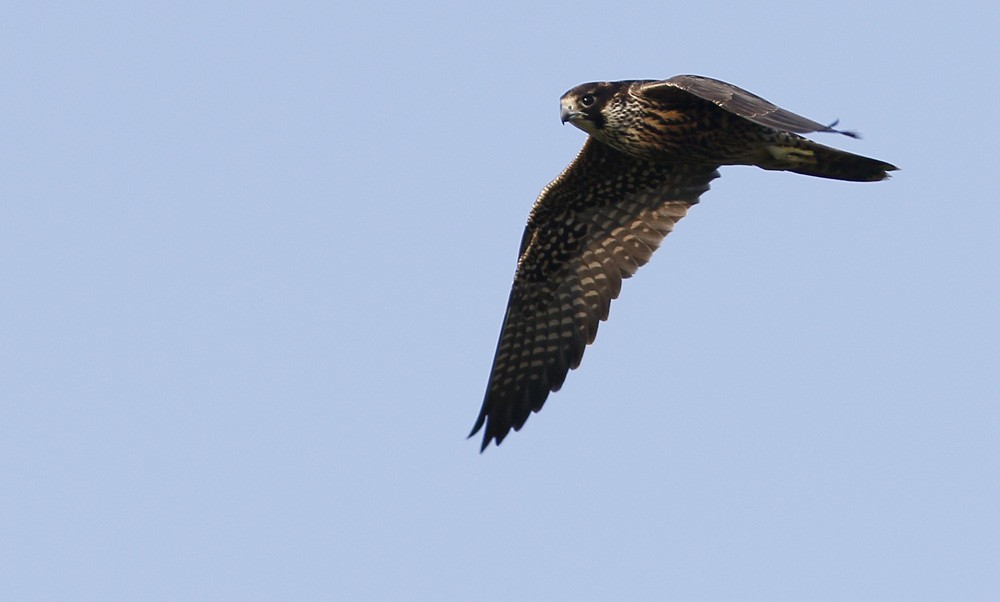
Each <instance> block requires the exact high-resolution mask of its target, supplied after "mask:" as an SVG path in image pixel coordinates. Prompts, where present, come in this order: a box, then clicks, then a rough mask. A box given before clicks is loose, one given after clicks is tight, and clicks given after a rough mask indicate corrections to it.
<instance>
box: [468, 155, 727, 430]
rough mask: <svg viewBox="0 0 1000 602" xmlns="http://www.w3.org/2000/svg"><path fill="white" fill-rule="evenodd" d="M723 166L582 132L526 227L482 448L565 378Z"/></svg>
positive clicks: (484, 412)
mask: <svg viewBox="0 0 1000 602" xmlns="http://www.w3.org/2000/svg"><path fill="white" fill-rule="evenodd" d="M718 175H719V173H718V172H717V171H716V169H715V167H714V166H710V165H681V164H656V163H650V162H647V161H642V160H639V159H634V158H631V157H629V156H627V155H625V154H623V153H620V152H618V151H616V150H614V149H612V148H610V147H608V146H606V145H604V144H601V143H599V142H597V141H595V140H594V139H593V138H588V139H587V142H586V144H585V145H584V147H583V150H581V151H580V154H579V155H578V156H577V158H576V160H575V161H573V163H571V164H570V165H569V167H567V168H566V170H565V171H563V173H562V174H561V175H560V176H559V177H558V178H556V179H555V180H554V181H553V182H552V183H551V184H549V185H548V186H546V187H545V189H544V190H543V191H542V193H541V195H540V196H539V197H538V200H537V201H536V202H535V206H534V207H533V208H532V210H531V217H530V218H529V220H528V225H527V227H526V228H525V232H524V238H523V239H522V242H521V254H520V258H519V259H518V264H517V272H516V274H515V276H514V285H513V287H512V288H511V292H510V300H509V301H508V304H507V313H506V315H505V316H504V321H503V327H502V328H501V331H500V341H499V342H498V343H497V350H496V356H495V358H494V359H493V370H492V371H491V373H490V379H489V385H488V386H487V389H486V397H485V399H484V401H483V407H482V409H481V410H480V412H479V417H478V418H477V419H476V424H475V426H474V427H473V428H472V432H471V433H470V434H469V436H470V437H471V436H472V435H474V434H476V433H477V432H478V431H479V429H481V428H482V427H483V425H484V424H485V425H486V432H485V433H484V436H483V445H482V448H481V449H486V446H487V445H488V444H489V442H490V439H495V440H496V442H497V444H499V443H500V442H501V441H502V440H503V438H504V437H506V436H507V433H509V432H510V429H511V428H513V429H514V430H518V429H520V428H521V426H523V425H524V422H525V421H526V420H527V419H528V416H529V415H530V413H531V412H532V411H535V412H537V411H538V410H540V409H541V407H542V404H544V403H545V399H546V397H548V395H549V392H550V391H557V390H559V387H561V386H562V383H563V380H564V379H565V378H566V373H567V372H568V371H569V370H570V369H572V368H576V367H577V366H578V365H579V364H580V360H581V358H582V357H583V350H584V347H586V346H587V345H588V344H590V343H592V342H593V341H594V337H596V336H597V326H598V323H599V322H600V321H601V320H606V319H607V317H608V309H609V308H610V305H611V300H612V299H614V298H616V297H617V296H618V292H619V291H620V289H621V283H622V279H623V278H628V277H629V276H631V275H632V274H634V273H635V271H636V270H637V269H638V268H639V266H641V265H643V264H645V263H646V262H647V261H649V258H650V257H651V256H652V254H653V251H655V250H656V248H657V247H658V246H659V245H660V242H661V241H662V240H663V237H664V236H666V235H667V234H668V233H669V232H670V231H671V230H672V229H673V227H674V224H675V223H676V222H677V220H679V219H681V218H682V217H684V215H685V214H686V213H687V210H688V207H690V206H691V205H693V204H695V203H697V202H698V197H699V195H701V194H702V193H703V192H705V191H706V190H708V183H709V182H710V181H711V180H712V179H714V178H716V177H718Z"/></svg>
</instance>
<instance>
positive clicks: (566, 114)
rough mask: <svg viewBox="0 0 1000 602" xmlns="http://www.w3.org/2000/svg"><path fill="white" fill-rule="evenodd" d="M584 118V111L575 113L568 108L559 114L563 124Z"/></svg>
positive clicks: (563, 108)
mask: <svg viewBox="0 0 1000 602" xmlns="http://www.w3.org/2000/svg"><path fill="white" fill-rule="evenodd" d="M582 118H583V112H582V111H573V110H571V109H570V108H568V107H566V106H563V107H562V110H561V111H560V112H559V119H561V120H562V122H563V123H566V122H567V121H575V120H577V119H582Z"/></svg>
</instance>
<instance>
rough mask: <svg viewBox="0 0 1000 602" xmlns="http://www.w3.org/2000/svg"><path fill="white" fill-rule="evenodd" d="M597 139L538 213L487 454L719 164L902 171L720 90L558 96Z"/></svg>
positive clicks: (610, 87) (496, 383)
mask: <svg viewBox="0 0 1000 602" xmlns="http://www.w3.org/2000/svg"><path fill="white" fill-rule="evenodd" d="M560 105H561V109H562V121H563V123H566V122H569V123H572V124H573V125H575V126H576V127H578V128H580V129H581V130H583V131H584V132H586V133H587V134H589V136H588V137H587V141H586V142H585V143H584V145H583V149H582V150H581V151H580V153H579V155H577V157H576V159H575V160H573V162H572V163H570V164H569V166H568V167H566V169H565V170H563V172H562V173H561V174H559V176H558V177H557V178H556V179H555V180H553V181H552V182H551V183H550V184H549V185H548V186H546V187H545V188H544V189H543V190H542V192H541V194H540V195H539V196H538V199H537V200H536V201H535V205H534V206H533V207H532V208H531V214H530V215H529V217H528V224H527V226H526V227H525V229H524V235H523V237H522V238H521V248H520V251H519V252H518V260H517V271H516V272H515V274H514V284H513V286H512V287H511V292H510V299H509V301H508V302H507V312H506V315H505V316H504V320H503V326H502V327H501V329H500V340H499V342H498V343H497V349H496V356H495V357H494V359H493V369H492V371H491V372H490V378H489V383H488V385H487V389H486V396H485V399H484V400H483V406H482V409H481V410H480V411H479V416H478V418H476V423H475V425H474V426H473V428H472V432H471V433H470V434H469V437H472V436H473V435H475V434H476V433H477V432H479V430H480V429H482V428H483V426H485V427H486V430H485V432H484V434H483V443H482V447H481V448H480V451H482V450H485V449H486V446H487V445H489V443H490V440H495V441H496V444H497V445H499V444H500V442H501V441H503V439H504V437H506V436H507V434H508V433H509V432H510V430H511V429H514V430H515V431H516V430H519V429H520V428H521V427H522V426H524V423H525V421H526V420H527V419H528V416H529V415H530V414H531V412H537V411H539V410H540V409H541V408H542V405H543V404H544V403H545V400H546V398H547V397H548V395H549V392H552V391H558V390H559V388H560V387H561V386H562V384H563V381H564V380H565V378H566V373H567V372H568V371H569V370H571V369H575V368H576V367H577V366H579V365H580V360H581V359H582V357H583V350H584V348H585V347H586V346H587V345H589V344H590V343H593V342H594V338H595V337H596V336H597V326H598V324H599V323H600V322H601V321H602V320H606V319H607V318H608V310H609V308H610V306H611V300H612V299H615V298H616V297H618V293H619V291H620V290H621V284H622V279H624V278H628V277H630V276H632V275H633V274H634V273H635V272H636V270H637V269H638V268H639V267H640V266H642V265H644V264H645V263H646V262H647V261H649V259H650V257H651V256H652V255H653V251H655V250H656V248H657V247H659V246H660V243H661V242H662V241H663V238H664V237H665V236H666V235H667V234H668V233H670V231H671V230H672V229H673V227H674V224H675V223H677V221H678V220H680V219H681V218H682V217H684V216H685V215H686V214H687V211H688V209H689V208H690V207H691V206H692V205H694V204H695V203H697V202H698V197H699V196H700V195H701V194H702V193H703V192H705V191H707V190H708V187H709V186H708V185H709V182H711V181H712V180H713V179H715V178H717V177H718V176H719V172H718V171H717V169H718V168H719V167H720V166H722V165H756V166H757V167H761V168H763V169H771V170H779V171H792V172H795V173H800V174H804V175H807V176H816V177H820V178H831V179H835V180H848V181H853V182H875V181H878V180H884V179H886V178H888V177H889V175H888V173H887V172H889V171H893V170H895V169H896V167H894V166H893V165H890V164H889V163H885V162H884V161H879V160H877V159H870V158H868V157H862V156H859V155H854V154H851V153H848V152H845V151H841V150H837V149H834V148H830V147H828V146H823V145H821V144H817V143H815V142H813V141H811V140H808V139H806V138H804V137H802V136H800V135H799V134H805V133H809V132H832V133H838V134H844V135H847V136H851V137H855V138H856V137H857V134H855V133H854V132H848V131H842V130H836V129H834V128H833V126H835V125H837V124H836V122H834V123H833V124H831V125H823V124H821V123H817V122H815V121H812V120H811V119H806V118H805V117H801V116H799V115H796V114H794V113H791V112H789V111H786V110H785V109H782V108H780V107H778V106H775V105H773V104H771V103H770V102H768V101H766V100H764V99H763V98H761V97H759V96H757V95H755V94H752V93H750V92H747V91H746V90H743V89H741V88H738V87H736V86H734V85H732V84H727V83H726V82H722V81H719V80H716V79H711V78H707V77H701V76H697V75H678V76H676V77H672V78H670V79H667V80H632V81H619V82H594V83H589V84H582V85H579V86H577V87H575V88H573V89H572V90H570V91H568V92H566V93H565V94H563V96H562V98H561V99H560Z"/></svg>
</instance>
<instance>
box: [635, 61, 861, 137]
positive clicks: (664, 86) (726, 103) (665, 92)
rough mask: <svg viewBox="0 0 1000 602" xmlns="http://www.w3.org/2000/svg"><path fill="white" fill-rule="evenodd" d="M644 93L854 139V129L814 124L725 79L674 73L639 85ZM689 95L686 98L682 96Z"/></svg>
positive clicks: (771, 125) (781, 127)
mask: <svg viewBox="0 0 1000 602" xmlns="http://www.w3.org/2000/svg"><path fill="white" fill-rule="evenodd" d="M641 90H642V92H643V93H644V94H649V95H650V96H651V97H654V98H659V99H662V100H671V99H680V100H690V96H688V95H691V96H695V97H697V98H700V99H703V100H707V101H710V102H713V103H715V104H717V105H718V106H720V107H722V108H723V109H725V110H727V111H729V112H730V113H734V114H736V115H739V116H740V117H744V118H746V119H749V120H750V121H753V122H754V123H757V124H760V125H763V126H767V127H769V128H774V129H776V130H781V131H784V132H793V133H796V134H806V133H809V132H833V133H837V134H844V135H845V136H850V137H852V138H857V137H858V134H857V133H856V132H850V131H846V130H835V129H833V126H835V125H837V122H836V121H835V122H833V123H832V124H830V125H823V124H822V123H817V122H815V121H813V120H812V119H806V118H805V117H802V116H801V115H796V114H795V113H792V112H791V111H786V110H785V109H782V108H781V107H779V106H777V105H775V104H772V103H770V102H768V101H767V100H764V99H763V98H761V97H760V96H757V95H756V94H753V93H751V92H747V91H746V90H744V89H743V88H739V87H737V86H734V85H732V84H727V83H726V82H724V81H719V80H717V79H712V78H710V77H702V76H700V75H677V76H674V77H671V78H670V79H667V80H663V81H651V82H649V83H647V84H645V85H643V86H642V88H641ZM685 96H688V98H687V99H684V98H683V97H685Z"/></svg>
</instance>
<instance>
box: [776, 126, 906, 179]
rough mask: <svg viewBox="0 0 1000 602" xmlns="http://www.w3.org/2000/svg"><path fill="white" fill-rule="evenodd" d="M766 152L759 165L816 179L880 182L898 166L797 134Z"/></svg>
mask: <svg viewBox="0 0 1000 602" xmlns="http://www.w3.org/2000/svg"><path fill="white" fill-rule="evenodd" d="M766 151H767V152H766V155H765V157H764V159H763V160H762V161H759V162H758V163H757V166H758V167H763V168H764V169H777V170H781V171H793V172H795V173H800V174H803V175H806V176H816V177H817V178H830V179H833V180H848V181H851V182H877V181H879V180H884V179H886V178H888V177H889V174H888V173H887V172H890V171H895V170H896V169H897V167H896V166H895V165H892V164H890V163H886V162H885V161H879V160H878V159H871V158H869V157H862V156H861V155H855V154H852V153H848V152H846V151H842V150H837V149H835V148H830V147H829V146H823V145H822V144H817V143H816V142H813V141H812V140H808V139H806V138H802V137H800V136H794V135H789V136H788V137H787V138H785V139H784V140H780V141H776V142H774V143H772V144H770V145H768V146H767V147H766Z"/></svg>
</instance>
